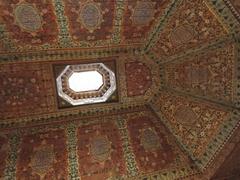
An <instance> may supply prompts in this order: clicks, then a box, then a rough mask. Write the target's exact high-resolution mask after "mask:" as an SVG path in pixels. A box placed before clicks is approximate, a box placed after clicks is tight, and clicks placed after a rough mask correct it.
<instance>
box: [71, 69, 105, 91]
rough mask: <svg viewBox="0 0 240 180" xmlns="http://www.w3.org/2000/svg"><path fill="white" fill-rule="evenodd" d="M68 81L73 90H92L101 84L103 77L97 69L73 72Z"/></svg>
mask: <svg viewBox="0 0 240 180" xmlns="http://www.w3.org/2000/svg"><path fill="white" fill-rule="evenodd" d="M68 83H69V87H70V88H71V89H72V90H73V91H75V92H82V91H94V90H98V89H99V88H100V87H101V86H102V85H103V77H102V75H101V74H100V73H99V72H97V71H85V72H74V73H73V74H72V75H71V76H70V77H69V79H68Z"/></svg>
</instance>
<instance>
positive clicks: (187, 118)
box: [175, 105, 198, 126]
mask: <svg viewBox="0 0 240 180" xmlns="http://www.w3.org/2000/svg"><path fill="white" fill-rule="evenodd" d="M197 118H198V117H197V115H196V113H195V112H194V111H193V110H192V109H191V107H188V106H184V105H182V106H180V107H179V108H178V109H177V110H176V112H175V119H176V120H177V121H178V123H180V124H182V125H184V126H193V125H194V124H195V122H196V121H197Z"/></svg>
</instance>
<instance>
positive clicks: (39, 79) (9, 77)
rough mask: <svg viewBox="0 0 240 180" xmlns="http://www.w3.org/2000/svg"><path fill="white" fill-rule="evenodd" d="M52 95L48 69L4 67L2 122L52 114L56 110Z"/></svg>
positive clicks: (0, 95)
mask: <svg viewBox="0 0 240 180" xmlns="http://www.w3.org/2000/svg"><path fill="white" fill-rule="evenodd" d="M53 94H54V90H53V87H52V81H51V75H50V67H49V66H48V65H41V64H6V65H1V67H0V113H1V117H2V118H4V119H7V118H16V117H20V116H24V115H30V114H39V113H44V112H45V113H46V112H51V111H53V108H54V102H53V101H54V99H53V98H54V97H53Z"/></svg>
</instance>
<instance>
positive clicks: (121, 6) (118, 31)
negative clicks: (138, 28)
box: [112, 0, 126, 44]
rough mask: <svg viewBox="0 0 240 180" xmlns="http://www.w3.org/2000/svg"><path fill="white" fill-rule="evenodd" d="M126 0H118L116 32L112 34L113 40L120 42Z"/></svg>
mask: <svg viewBox="0 0 240 180" xmlns="http://www.w3.org/2000/svg"><path fill="white" fill-rule="evenodd" d="M125 4H126V1H125V0H116V13H115V18H114V28H115V29H114V33H113V36H112V42H113V43H114V44H119V43H120V42H121V30H122V22H123V15H124V7H125Z"/></svg>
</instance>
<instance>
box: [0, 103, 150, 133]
mask: <svg viewBox="0 0 240 180" xmlns="http://www.w3.org/2000/svg"><path fill="white" fill-rule="evenodd" d="M90 106H91V105H90ZM145 107H146V105H145V103H138V102H134V103H131V104H130V103H129V104H115V105H114V104H109V105H107V106H104V105H102V106H101V107H98V109H97V110H96V109H93V108H86V107H84V108H83V109H82V108H81V109H76V110H72V111H59V112H58V113H51V114H43V115H38V116H32V117H22V118H17V119H11V120H8V121H6V122H4V120H0V121H1V123H0V129H1V130H3V129H8V128H19V127H23V126H27V125H31V126H35V125H40V124H47V123H56V122H59V121H63V120H62V119H63V118H65V119H69V118H71V119H74V118H75V119H76V118H78V119H79V118H89V117H94V116H95V117H98V116H99V115H103V116H104V115H105V116H108V115H113V114H117V113H127V112H130V111H133V110H135V111H138V110H142V109H144V108H145Z"/></svg>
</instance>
